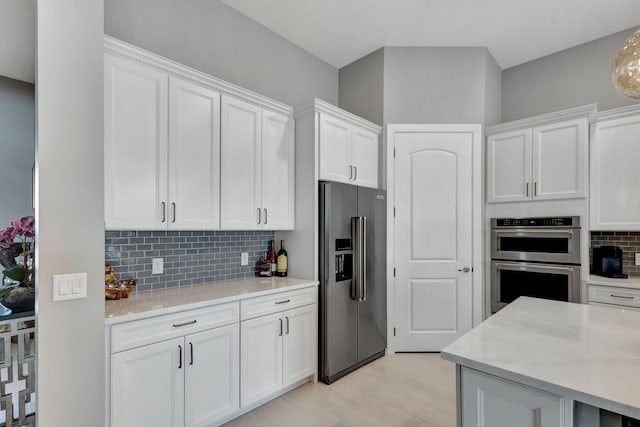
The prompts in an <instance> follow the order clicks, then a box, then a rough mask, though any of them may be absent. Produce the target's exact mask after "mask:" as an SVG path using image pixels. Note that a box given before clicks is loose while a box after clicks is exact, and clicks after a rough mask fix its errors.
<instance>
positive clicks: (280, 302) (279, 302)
mask: <svg viewBox="0 0 640 427" xmlns="http://www.w3.org/2000/svg"><path fill="white" fill-rule="evenodd" d="M286 302H291V300H290V299H286V300H284V301H276V304H284V303H286Z"/></svg>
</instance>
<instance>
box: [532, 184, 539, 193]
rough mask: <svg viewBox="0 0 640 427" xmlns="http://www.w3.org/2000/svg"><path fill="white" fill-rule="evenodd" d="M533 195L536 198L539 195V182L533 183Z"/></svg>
mask: <svg viewBox="0 0 640 427" xmlns="http://www.w3.org/2000/svg"><path fill="white" fill-rule="evenodd" d="M533 195H534V196H537V195H538V183H537V182H534V183H533Z"/></svg>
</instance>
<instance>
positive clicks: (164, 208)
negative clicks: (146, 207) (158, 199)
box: [162, 202, 167, 222]
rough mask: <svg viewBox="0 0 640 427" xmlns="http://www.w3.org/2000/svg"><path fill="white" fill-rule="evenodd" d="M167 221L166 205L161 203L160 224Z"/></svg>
mask: <svg viewBox="0 0 640 427" xmlns="http://www.w3.org/2000/svg"><path fill="white" fill-rule="evenodd" d="M166 220H167V204H166V203H165V202H162V222H165V221H166Z"/></svg>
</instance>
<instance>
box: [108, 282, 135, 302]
mask: <svg viewBox="0 0 640 427" xmlns="http://www.w3.org/2000/svg"><path fill="white" fill-rule="evenodd" d="M136 283H138V279H120V280H116V281H115V282H113V283H105V285H104V295H105V297H106V299H121V298H129V293H131V291H132V290H133V288H135V287H136Z"/></svg>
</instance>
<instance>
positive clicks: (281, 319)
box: [278, 317, 282, 337]
mask: <svg viewBox="0 0 640 427" xmlns="http://www.w3.org/2000/svg"><path fill="white" fill-rule="evenodd" d="M278 320H279V321H280V335H278V336H279V337H281V336H282V317H281V318H280V319H278Z"/></svg>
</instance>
